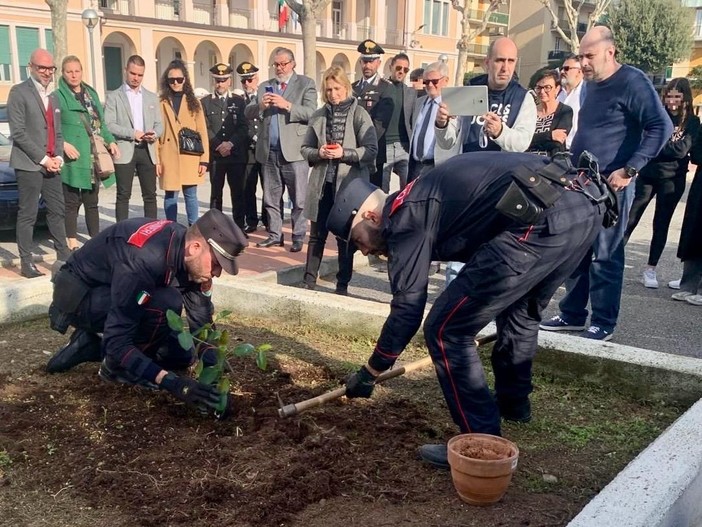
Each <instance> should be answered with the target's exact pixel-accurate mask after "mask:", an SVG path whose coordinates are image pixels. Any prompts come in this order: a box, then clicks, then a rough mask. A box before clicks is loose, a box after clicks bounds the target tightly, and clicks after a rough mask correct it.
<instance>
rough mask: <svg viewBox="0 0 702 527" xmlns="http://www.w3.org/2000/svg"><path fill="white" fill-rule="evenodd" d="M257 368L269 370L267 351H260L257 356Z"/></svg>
mask: <svg viewBox="0 0 702 527" xmlns="http://www.w3.org/2000/svg"><path fill="white" fill-rule="evenodd" d="M256 366H258V369H259V370H263V371H266V368H268V356H267V355H266V352H265V351H261V350H259V351H258V353H257V354H256Z"/></svg>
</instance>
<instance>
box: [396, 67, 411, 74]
mask: <svg viewBox="0 0 702 527" xmlns="http://www.w3.org/2000/svg"><path fill="white" fill-rule="evenodd" d="M395 71H398V72H399V71H402V72H404V73H409V68H405V67H404V66H395Z"/></svg>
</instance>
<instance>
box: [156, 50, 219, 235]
mask: <svg viewBox="0 0 702 527" xmlns="http://www.w3.org/2000/svg"><path fill="white" fill-rule="evenodd" d="M159 96H160V99H161V114H162V115H163V134H161V136H160V137H159V138H158V164H157V165H156V174H157V175H158V177H159V183H160V185H161V188H162V189H163V190H164V191H165V192H166V195H165V198H164V200H163V208H164V209H165V212H166V218H167V219H169V220H173V221H177V219H178V193H179V192H180V190H181V189H182V190H183V197H184V198H185V212H186V214H187V216H188V225H192V224H193V223H195V221H196V220H197V218H198V215H199V208H198V201H197V186H198V185H199V184H200V183H202V182H203V181H204V176H205V172H206V171H207V165H208V163H209V160H210V146H209V141H208V137H207V125H206V123H205V114H204V112H203V110H202V106H201V105H200V101H199V100H198V98H197V97H196V96H195V93H194V91H193V86H192V84H191V83H190V75H189V74H188V69H187V68H186V66H185V64H184V63H183V61H181V60H174V61H172V62H171V63H170V64H168V67H166V69H165V71H164V72H163V75H161V82H160V89H159ZM182 128H190V129H191V130H195V131H196V132H198V133H199V134H200V138H201V139H202V146H203V149H204V152H203V153H202V154H200V155H192V154H185V153H181V151H180V147H179V140H178V134H179V132H180V130H181V129H182Z"/></svg>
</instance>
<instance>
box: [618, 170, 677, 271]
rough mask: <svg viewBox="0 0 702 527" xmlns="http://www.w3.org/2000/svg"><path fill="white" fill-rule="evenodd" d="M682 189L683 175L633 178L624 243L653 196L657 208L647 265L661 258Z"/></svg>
mask: <svg viewBox="0 0 702 527" xmlns="http://www.w3.org/2000/svg"><path fill="white" fill-rule="evenodd" d="M684 192H685V176H683V177H680V176H676V177H673V178H664V179H645V178H642V177H641V176H639V177H638V178H636V192H635V194H634V203H633V204H632V205H631V211H630V212H629V223H628V224H627V226H626V233H625V234H624V243H626V242H628V241H629V236H631V233H632V232H634V229H636V226H637V225H638V224H639V221H640V220H641V216H643V213H644V211H645V210H646V207H648V204H649V203H651V200H652V199H653V198H654V197H655V198H656V210H655V212H654V214H653V235H652V236H651V246H650V249H649V252H648V265H651V266H654V267H655V266H656V265H658V260H660V258H661V254H663V249H665V244H666V242H667V241H668V229H669V228H670V222H671V221H672V219H673V214H674V213H675V207H677V206H678V203H679V202H680V198H682V195H683V193H684Z"/></svg>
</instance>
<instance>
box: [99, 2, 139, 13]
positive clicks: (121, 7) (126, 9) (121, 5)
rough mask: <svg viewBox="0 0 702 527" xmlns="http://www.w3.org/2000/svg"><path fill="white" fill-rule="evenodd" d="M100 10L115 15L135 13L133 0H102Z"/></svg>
mask: <svg viewBox="0 0 702 527" xmlns="http://www.w3.org/2000/svg"><path fill="white" fill-rule="evenodd" d="M100 10H101V11H104V12H105V13H107V14H114V15H132V14H134V13H133V11H132V2H131V0H100Z"/></svg>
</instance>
